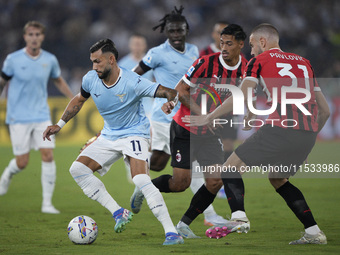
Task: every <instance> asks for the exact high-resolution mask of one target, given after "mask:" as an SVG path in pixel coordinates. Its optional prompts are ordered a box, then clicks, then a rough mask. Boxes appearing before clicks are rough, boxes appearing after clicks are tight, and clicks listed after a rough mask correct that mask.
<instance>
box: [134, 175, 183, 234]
mask: <svg viewBox="0 0 340 255" xmlns="http://www.w3.org/2000/svg"><path fill="white" fill-rule="evenodd" d="M132 180H133V182H134V183H135V185H136V186H137V187H138V188H139V189H140V190H141V191H142V193H143V195H144V197H145V199H146V201H147V203H148V206H149V208H150V210H151V211H152V213H153V215H155V217H156V218H157V219H158V220H159V222H160V223H161V224H162V225H163V228H164V232H165V233H168V232H174V233H177V231H176V228H175V226H174V224H173V223H172V221H171V218H170V215H169V212H168V208H167V207H166V204H165V202H164V199H163V196H162V194H161V193H160V192H159V190H158V189H157V188H156V187H155V185H153V183H152V182H151V179H150V176H148V175H147V174H138V175H136V176H135V177H133V179H132Z"/></svg>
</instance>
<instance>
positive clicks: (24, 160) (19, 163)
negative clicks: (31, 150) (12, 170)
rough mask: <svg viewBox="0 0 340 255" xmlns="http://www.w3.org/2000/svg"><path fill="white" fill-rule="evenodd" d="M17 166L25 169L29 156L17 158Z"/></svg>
mask: <svg viewBox="0 0 340 255" xmlns="http://www.w3.org/2000/svg"><path fill="white" fill-rule="evenodd" d="M16 163H17V166H18V168H19V169H20V170H23V169H24V168H25V167H26V166H27V165H28V158H20V159H17V160H16Z"/></svg>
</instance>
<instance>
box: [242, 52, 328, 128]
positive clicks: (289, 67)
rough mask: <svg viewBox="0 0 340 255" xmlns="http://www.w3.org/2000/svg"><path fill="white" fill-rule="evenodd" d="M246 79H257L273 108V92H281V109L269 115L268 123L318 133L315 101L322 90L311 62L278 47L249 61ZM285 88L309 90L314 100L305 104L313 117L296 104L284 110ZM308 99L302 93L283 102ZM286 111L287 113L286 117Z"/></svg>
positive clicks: (279, 99) (279, 101)
mask: <svg viewBox="0 0 340 255" xmlns="http://www.w3.org/2000/svg"><path fill="white" fill-rule="evenodd" d="M245 79H250V80H253V81H255V82H256V83H258V84H260V85H261V87H262V89H263V91H264V92H265V94H266V96H267V105H268V106H270V107H272V103H273V89H274V88H276V90H277V107H276V109H275V111H274V112H273V113H272V114H270V115H269V117H268V120H267V124H270V125H274V126H278V127H282V128H287V127H289V128H293V129H298V130H306V131H312V132H317V130H318V124H317V114H318V107H317V104H316V101H315V92H316V91H321V90H320V87H319V85H318V83H317V81H316V79H315V75H314V71H313V69H312V66H311V64H310V62H309V61H308V60H307V59H305V58H303V57H301V56H299V55H296V54H294V53H287V52H283V51H282V50H280V49H278V48H275V49H270V50H268V51H265V52H263V53H261V54H260V55H258V56H257V57H255V58H252V59H251V60H250V61H249V63H248V65H247V70H246V73H245V74H244V80H245ZM283 87H289V88H303V89H307V90H308V91H309V92H310V94H311V98H310V99H309V101H307V102H306V103H304V104H303V107H304V108H305V109H306V110H307V111H308V112H309V113H311V115H306V114H304V113H303V112H302V111H301V109H299V108H298V107H297V106H296V105H295V104H286V103H287V101H286V102H284V103H285V105H286V107H284V106H283V107H281V105H282V103H283V102H282V100H281V90H282V88H283ZM304 97H305V95H304V94H302V93H298V92H296V93H287V94H286V99H285V98H284V99H283V100H287V99H288V100H289V101H294V99H302V98H304ZM282 110H286V114H283V112H282ZM272 120H275V121H272Z"/></svg>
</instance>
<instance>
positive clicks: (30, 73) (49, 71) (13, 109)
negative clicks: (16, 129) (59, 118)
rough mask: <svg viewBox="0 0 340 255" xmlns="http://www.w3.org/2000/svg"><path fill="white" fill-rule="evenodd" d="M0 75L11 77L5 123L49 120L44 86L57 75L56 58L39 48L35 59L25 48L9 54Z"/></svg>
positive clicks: (58, 72)
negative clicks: (38, 53) (39, 50)
mask: <svg viewBox="0 0 340 255" xmlns="http://www.w3.org/2000/svg"><path fill="white" fill-rule="evenodd" d="M1 75H2V77H3V78H4V79H6V80H9V79H10V84H9V89H8V98H7V115H6V123H7V124H16V123H33V122H43V121H46V120H50V118H51V117H50V110H49V107H48V104H47V97H48V94H47V85H48V81H49V79H50V78H58V77H60V67H59V63H58V60H57V58H56V57H55V56H54V55H53V54H51V53H49V52H47V51H45V50H41V52H40V55H39V56H38V57H37V58H32V57H31V56H29V55H28V54H27V53H26V51H25V49H21V50H18V51H15V52H13V53H11V54H9V55H8V56H7V57H6V59H5V62H4V65H3V68H2V74H1Z"/></svg>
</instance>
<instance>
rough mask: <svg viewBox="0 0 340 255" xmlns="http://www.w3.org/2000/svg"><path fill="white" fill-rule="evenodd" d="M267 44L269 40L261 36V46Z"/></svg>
mask: <svg viewBox="0 0 340 255" xmlns="http://www.w3.org/2000/svg"><path fill="white" fill-rule="evenodd" d="M266 45H267V40H266V38H264V37H261V38H260V46H261V48H266Z"/></svg>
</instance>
